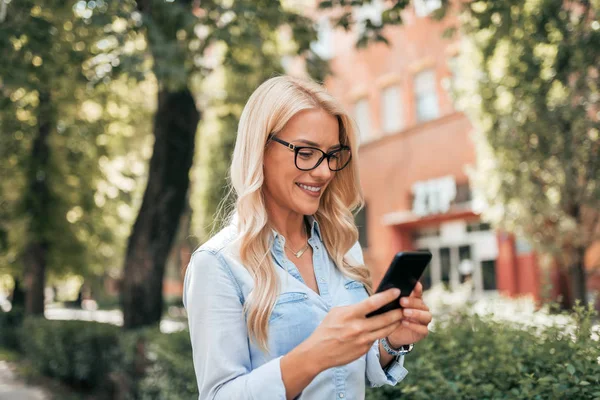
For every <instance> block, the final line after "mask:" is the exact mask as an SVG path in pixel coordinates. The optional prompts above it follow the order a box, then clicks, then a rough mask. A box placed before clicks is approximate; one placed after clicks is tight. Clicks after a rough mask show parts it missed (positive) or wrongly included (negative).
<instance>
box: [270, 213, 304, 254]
mask: <svg viewBox="0 0 600 400" xmlns="http://www.w3.org/2000/svg"><path fill="white" fill-rule="evenodd" d="M277 214H278V213H273V214H271V213H270V214H269V222H270V224H271V227H272V228H273V229H275V230H276V231H277V232H278V233H279V234H280V235H283V237H285V240H286V243H288V244H289V245H290V246H293V245H296V246H298V245H303V244H305V243H306V241H307V239H308V229H307V228H308V227H307V224H306V222H305V216H304V215H302V214H298V213H293V212H289V213H287V214H286V215H281V214H280V215H277Z"/></svg>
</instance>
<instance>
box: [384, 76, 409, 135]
mask: <svg viewBox="0 0 600 400" xmlns="http://www.w3.org/2000/svg"><path fill="white" fill-rule="evenodd" d="M403 111H404V107H403V104H402V88H401V86H400V85H399V84H397V83H396V84H393V85H389V86H386V87H384V88H382V89H381V129H382V131H383V133H384V134H388V135H389V134H391V133H397V132H399V131H401V130H402V128H403V127H404V118H403Z"/></svg>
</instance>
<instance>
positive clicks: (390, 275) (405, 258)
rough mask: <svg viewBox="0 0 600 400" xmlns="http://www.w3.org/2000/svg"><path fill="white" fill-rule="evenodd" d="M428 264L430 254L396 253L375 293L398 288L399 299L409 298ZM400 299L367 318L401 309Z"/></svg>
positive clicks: (421, 252) (419, 252)
mask: <svg viewBox="0 0 600 400" xmlns="http://www.w3.org/2000/svg"><path fill="white" fill-rule="evenodd" d="M430 262H431V253H430V252H428V251H401V252H399V253H397V254H396V255H395V256H394V259H393V260H392V263H391V264H390V267H389V268H388V270H387V272H386V273H385V275H384V276H383V279H382V280H381V283H380V284H379V287H378V288H377V290H376V293H379V292H383V291H386V290H387V289H390V288H398V289H400V298H401V297H407V296H410V294H411V293H412V291H413V289H414V288H415V285H416V284H417V282H418V281H419V279H421V275H423V271H425V268H427V266H428V265H429V263H430ZM400 298H396V299H394V301H392V302H390V303H388V304H386V305H384V306H383V307H381V308H379V309H378V310H375V311H373V312H371V313H369V314H367V318H368V317H373V316H375V315H379V314H383V313H384V312H387V311H391V310H395V309H396V308H402V306H401V305H400Z"/></svg>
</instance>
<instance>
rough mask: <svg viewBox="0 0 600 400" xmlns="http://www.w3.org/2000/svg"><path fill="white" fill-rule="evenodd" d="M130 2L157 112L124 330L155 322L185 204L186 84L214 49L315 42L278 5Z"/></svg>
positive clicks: (131, 251) (193, 109)
mask: <svg viewBox="0 0 600 400" xmlns="http://www.w3.org/2000/svg"><path fill="white" fill-rule="evenodd" d="M136 4H137V9H138V11H139V12H140V14H141V20H142V31H143V32H145V35H146V39H147V43H148V52H149V54H150V55H151V58H152V63H153V64H152V71H153V73H154V75H155V77H156V80H157V83H158V94H157V97H158V102H157V103H158V106H157V107H158V108H157V110H156V114H155V117H154V128H153V133H154V137H155V143H154V151H153V155H152V158H151V160H150V171H149V175H148V184H147V187H146V191H145V193H144V198H143V201H142V205H141V208H140V211H139V214H138V216H137V219H136V221H135V224H134V226H133V231H132V233H131V236H130V238H129V241H128V246H127V252H126V256H125V266H124V272H123V280H122V287H121V295H122V305H123V313H124V327H125V328H126V329H130V328H136V327H140V326H145V325H153V324H158V323H159V321H160V318H161V314H162V301H163V299H162V280H163V276H164V269H165V261H166V259H167V256H168V254H169V251H170V249H171V247H172V243H173V239H174V237H175V235H176V232H177V228H178V224H179V221H180V217H181V215H182V212H183V211H184V209H185V206H186V195H187V191H188V187H189V174H190V168H191V166H192V161H193V154H194V145H195V142H194V139H195V136H196V129H197V125H198V122H199V120H200V119H201V116H202V111H201V110H200V109H199V107H198V105H197V104H196V101H195V97H194V95H193V92H192V89H191V87H192V86H191V85H192V83H193V82H198V81H202V79H203V78H204V76H205V75H206V73H207V72H208V71H209V70H210V69H211V68H213V67H214V66H216V65H218V63H219V46H220V45H222V44H225V43H226V44H227V45H228V46H229V48H238V49H239V50H240V51H243V46H244V45H245V44H246V43H247V40H260V34H261V32H262V30H264V28H268V29H269V30H271V31H276V30H278V29H279V28H280V27H283V26H286V27H289V28H291V31H292V32H293V39H294V40H295V41H296V43H297V44H298V49H299V53H304V52H306V51H307V49H308V47H309V46H308V45H309V43H310V41H311V40H313V39H314V38H315V34H314V31H313V29H312V22H311V21H310V20H309V19H308V18H306V17H303V16H301V15H299V14H297V13H295V12H293V11H290V10H287V9H285V8H283V7H282V6H281V4H280V2H279V1H269V0H260V1H250V0H245V1H235V2H226V1H223V2H221V1H202V2H199V1H189V0H174V1H171V2H165V1H162V0H137V1H136ZM242 35H249V36H248V39H246V37H242ZM250 56H252V55H250Z"/></svg>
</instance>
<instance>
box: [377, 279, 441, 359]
mask: <svg viewBox="0 0 600 400" xmlns="http://www.w3.org/2000/svg"><path fill="white" fill-rule="evenodd" d="M400 305H401V306H402V307H403V311H404V319H403V321H402V324H401V325H400V327H398V329H396V330H394V331H393V332H392V333H390V334H389V335H388V337H387V338H388V342H389V343H390V345H392V347H394V348H396V349H398V348H400V347H401V346H404V345H405V344H411V343H416V342H418V341H419V340H421V339H423V338H425V337H426V336H427V335H428V334H429V329H428V327H427V326H428V325H429V323H430V322H431V319H432V317H431V313H430V312H429V307H427V306H426V305H425V303H424V302H423V285H422V284H421V282H417V285H416V286H415V288H414V290H413V291H412V293H411V294H410V296H408V297H402V298H401V299H400Z"/></svg>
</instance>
